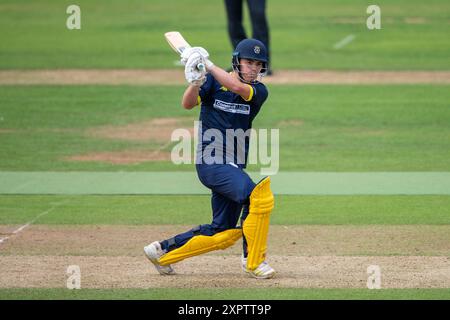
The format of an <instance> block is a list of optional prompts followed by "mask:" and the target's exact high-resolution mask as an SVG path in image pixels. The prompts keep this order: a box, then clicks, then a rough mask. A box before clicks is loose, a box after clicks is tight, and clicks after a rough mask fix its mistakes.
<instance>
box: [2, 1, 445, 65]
mask: <svg viewBox="0 0 450 320" xmlns="http://www.w3.org/2000/svg"><path fill="white" fill-rule="evenodd" d="M77 4H78V5H79V6H80V8H81V30H68V29H67V28H66V19H67V18H68V15H67V14H66V8H67V6H68V5H69V3H67V2H61V1H54V0H41V1H39V2H32V1H26V0H22V1H17V0H3V1H2V4H1V7H0V9H1V10H0V29H1V30H2V32H1V33H0V43H1V44H2V45H1V47H0V68H1V69H36V68H38V69H39V68H41V69H45V68H171V67H173V62H174V60H176V56H175V55H174V54H173V53H172V52H171V50H170V49H169V47H168V45H167V43H166V42H165V40H164V38H163V33H164V32H166V31H171V30H180V31H182V32H183V34H184V35H185V36H186V38H187V39H188V41H190V42H191V43H192V44H196V45H201V46H204V47H205V48H207V49H208V50H209V51H210V53H211V57H212V59H213V60H214V61H215V63H216V64H218V65H221V66H223V67H225V66H228V65H229V61H230V55H231V45H230V42H229V39H228V34H227V31H226V30H227V27H226V20H225V19H226V18H225V9H224V5H223V2H222V1H210V2H205V1H203V0H192V1H189V2H185V1H171V2H167V1H165V0H152V1H145V0H133V1H127V2H124V1H120V0H114V1H111V0H96V1H89V0H80V1H77ZM368 5H369V3H367V2H365V1H359V0H345V1H339V2H337V1H334V0H320V1H318V0H308V1H301V2H299V1H295V0H282V1H269V2H268V19H269V23H270V28H271V29H270V32H271V45H272V56H273V66H274V68H275V70H276V69H291V68H301V69H361V70H362V69H366V70H367V69H373V70H386V69H390V70H424V69H426V70H448V69H450V61H449V59H448V52H449V50H450V43H449V42H448V20H449V17H450V14H449V12H450V4H449V2H448V1H445V0H433V1H427V2H423V1H420V0H413V1H410V0H397V1H395V2H393V1H388V0H380V1H378V2H377V5H379V6H380V8H381V19H382V20H381V25H382V29H381V30H376V31H369V30H368V29H367V27H366V19H367V18H368V16H369V15H368V14H367V13H366V9H367V7H368ZM186 17H198V18H195V19H187V18H186ZM247 20H248V19H247ZM246 25H247V26H248V25H249V22H248V21H246ZM248 30H250V29H248ZM348 35H354V36H355V39H354V40H353V41H352V42H351V43H350V44H348V45H347V46H345V47H343V48H342V49H340V50H336V49H334V48H333V46H334V45H335V44H336V43H338V42H339V41H341V40H342V39H344V38H345V37H347V36H348Z"/></svg>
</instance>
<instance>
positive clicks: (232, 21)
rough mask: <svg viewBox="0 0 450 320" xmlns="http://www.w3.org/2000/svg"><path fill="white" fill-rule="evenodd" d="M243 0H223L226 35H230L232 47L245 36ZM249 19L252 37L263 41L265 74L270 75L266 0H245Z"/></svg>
mask: <svg viewBox="0 0 450 320" xmlns="http://www.w3.org/2000/svg"><path fill="white" fill-rule="evenodd" d="M243 1H244V0H225V8H226V12H227V23H228V35H229V36H230V40H231V45H232V46H233V49H234V48H236V46H237V44H238V43H239V42H241V41H242V40H244V39H246V38H247V35H246V32H245V30H244V26H243V24H242V21H243V4H242V2H243ZM246 1H247V6H248V11H249V14H250V20H251V24H252V32H253V36H252V37H253V38H254V39H258V40H260V41H261V42H262V43H264V45H265V47H266V49H267V64H268V66H267V75H269V76H270V75H272V69H271V66H270V47H269V24H268V22H267V17H266V0H246Z"/></svg>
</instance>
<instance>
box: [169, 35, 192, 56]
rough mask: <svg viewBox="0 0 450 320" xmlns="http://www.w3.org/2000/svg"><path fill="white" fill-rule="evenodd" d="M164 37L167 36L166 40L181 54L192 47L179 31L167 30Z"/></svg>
mask: <svg viewBox="0 0 450 320" xmlns="http://www.w3.org/2000/svg"><path fill="white" fill-rule="evenodd" d="M164 37H166V40H167V42H168V43H169V45H170V46H171V47H172V49H173V50H174V51H175V52H177V53H179V54H182V53H183V51H184V50H185V49H187V48H190V47H191V46H190V45H189V43H188V42H187V41H186V40H185V39H184V38H183V36H182V35H181V33H179V32H178V31H170V32H166V33H165V34H164Z"/></svg>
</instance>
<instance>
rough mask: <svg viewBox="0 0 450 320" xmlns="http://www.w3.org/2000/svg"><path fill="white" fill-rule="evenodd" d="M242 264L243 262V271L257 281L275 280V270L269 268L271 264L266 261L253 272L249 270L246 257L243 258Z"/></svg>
mask: <svg viewBox="0 0 450 320" xmlns="http://www.w3.org/2000/svg"><path fill="white" fill-rule="evenodd" d="M241 262H242V270H244V271H245V272H247V273H248V274H249V275H251V276H252V277H253V278H256V279H270V278H273V276H274V275H275V273H276V272H275V269H274V268H272V267H271V266H269V264H268V263H267V262H266V261H263V262H262V263H261V264H260V265H259V266H258V268H256V269H255V270H253V271H251V270H248V269H247V258H244V256H243V255H242V256H241Z"/></svg>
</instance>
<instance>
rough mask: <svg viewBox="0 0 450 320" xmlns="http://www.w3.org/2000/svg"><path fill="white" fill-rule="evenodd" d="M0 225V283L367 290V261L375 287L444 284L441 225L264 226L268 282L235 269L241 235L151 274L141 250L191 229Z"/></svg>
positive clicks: (449, 273)
mask: <svg viewBox="0 0 450 320" xmlns="http://www.w3.org/2000/svg"><path fill="white" fill-rule="evenodd" d="M19 227H20V226H13V225H2V226H0V236H3V237H5V236H6V237H9V238H8V239H7V240H6V241H4V242H3V243H0V274H1V275H2V276H1V278H0V288H11V287H26V288H64V287H66V282H67V279H68V275H67V274H66V271H67V267H68V266H70V265H78V266H79V267H80V269H81V286H82V287H83V288H161V287H176V288H215V287H227V288H249V287H281V288H288V287H293V288H366V287H367V279H368V276H369V275H368V274H367V268H368V267H369V266H371V265H377V266H379V267H380V270H381V281H382V288H448V287H450V257H449V254H450V251H449V247H448V244H449V243H450V226H428V225H421V226H272V227H271V230H270V234H269V250H268V261H269V262H270V263H271V265H272V266H273V267H274V268H275V269H276V270H277V272H278V273H277V276H276V278H274V279H271V280H264V281H262V280H256V279H253V278H250V277H249V276H247V275H246V274H245V273H243V272H242V270H241V266H240V249H241V242H240V241H239V242H238V243H237V244H236V245H235V246H233V247H232V248H229V249H227V250H224V251H215V252H211V253H208V254H205V255H202V256H198V257H194V258H191V259H187V260H184V261H182V262H180V263H178V264H176V265H175V269H176V271H177V275H174V276H160V275H159V274H158V273H157V272H156V270H155V269H154V268H153V265H152V264H151V263H150V262H149V261H148V260H147V259H146V258H145V256H144V255H143V252H142V248H143V246H144V245H146V244H147V243H149V242H150V241H153V240H158V239H159V240H160V239H163V238H168V237H170V236H172V235H174V234H176V233H178V232H182V231H185V230H188V229H190V228H191V227H192V226H180V225H178V226H171V225H162V226H153V225H152V226H121V225H117V226H111V225H109V226H85V225H82V226H61V225H52V226H48V225H31V226H29V227H28V228H26V229H24V230H23V231H22V232H19V233H17V234H13V231H14V230H17V229H18V228H19Z"/></svg>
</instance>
